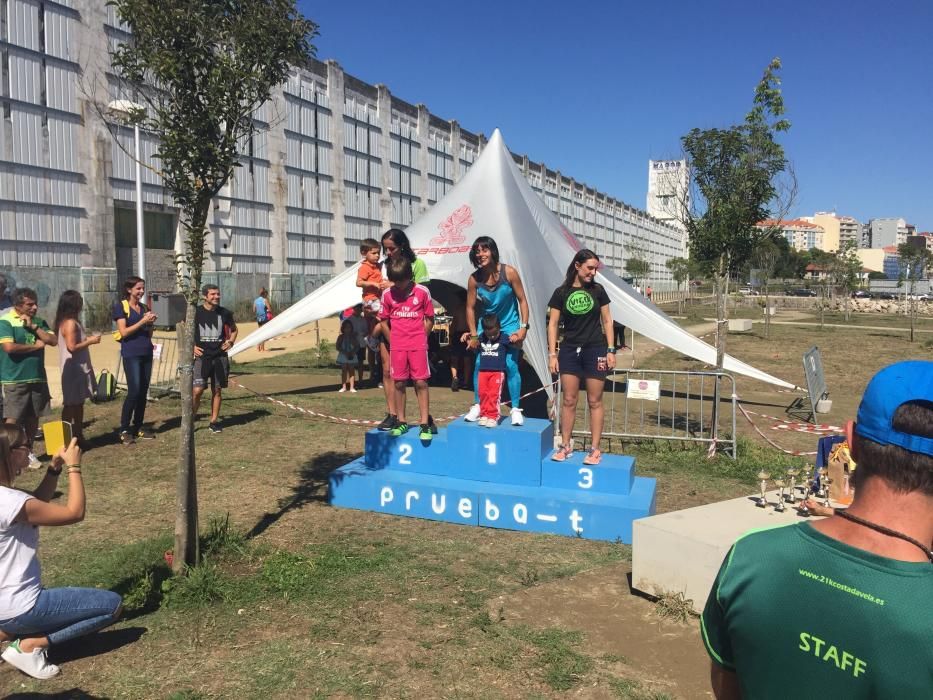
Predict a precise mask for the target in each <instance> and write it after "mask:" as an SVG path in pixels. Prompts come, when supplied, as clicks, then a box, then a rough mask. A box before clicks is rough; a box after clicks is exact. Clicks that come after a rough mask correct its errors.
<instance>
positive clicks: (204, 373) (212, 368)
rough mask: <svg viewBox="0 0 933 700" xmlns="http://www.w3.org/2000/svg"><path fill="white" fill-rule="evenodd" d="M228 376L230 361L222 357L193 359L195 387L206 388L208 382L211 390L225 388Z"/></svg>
mask: <svg viewBox="0 0 933 700" xmlns="http://www.w3.org/2000/svg"><path fill="white" fill-rule="evenodd" d="M229 376H230V359H229V358H228V357H227V356H226V355H223V356H221V357H204V356H203V355H202V356H201V357H196V358H194V381H193V384H194V386H196V387H199V386H207V382H208V380H210V382H211V389H216V388H217V387H220V388H221V389H226V388H227V377H229Z"/></svg>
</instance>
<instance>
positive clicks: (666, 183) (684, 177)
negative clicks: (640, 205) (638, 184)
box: [647, 160, 690, 226]
mask: <svg viewBox="0 0 933 700" xmlns="http://www.w3.org/2000/svg"><path fill="white" fill-rule="evenodd" d="M647 208H648V214H649V215H650V216H653V217H655V218H656V219H659V220H660V221H665V222H668V223H670V224H673V225H674V226H683V221H684V219H685V218H686V214H687V213H688V211H689V208H690V171H689V169H688V168H687V161H686V160H649V161H648V203H647Z"/></svg>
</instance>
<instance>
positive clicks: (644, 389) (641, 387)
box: [625, 379, 661, 401]
mask: <svg viewBox="0 0 933 700" xmlns="http://www.w3.org/2000/svg"><path fill="white" fill-rule="evenodd" d="M625 395H626V396H628V397H629V398H630V399H644V400H645V401H657V400H658V399H659V398H661V382H659V381H657V380H653V379H630V380H629V381H628V388H627V389H626V392H625Z"/></svg>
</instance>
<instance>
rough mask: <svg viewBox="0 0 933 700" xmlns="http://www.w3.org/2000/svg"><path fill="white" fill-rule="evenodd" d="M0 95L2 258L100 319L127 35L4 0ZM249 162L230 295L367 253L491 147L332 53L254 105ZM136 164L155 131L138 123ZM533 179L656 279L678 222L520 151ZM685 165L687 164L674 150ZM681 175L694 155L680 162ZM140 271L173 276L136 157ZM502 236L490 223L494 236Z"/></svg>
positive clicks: (229, 220)
mask: <svg viewBox="0 0 933 700" xmlns="http://www.w3.org/2000/svg"><path fill="white" fill-rule="evenodd" d="M2 6H5V8H6V15H7V16H6V18H5V20H6V21H5V22H4V23H3V24H2V36H0V41H2V42H4V46H5V50H4V51H3V52H2V54H0V55H2V60H3V62H4V65H3V67H2V68H3V72H4V74H5V75H9V78H8V79H7V80H5V81H3V87H2V95H0V106H2V120H0V272H3V273H5V274H7V275H8V277H10V278H11V283H13V284H18V285H27V286H32V287H36V288H37V290H38V291H39V292H40V305H42V306H48V305H52V304H54V303H55V300H56V299H57V295H58V293H60V292H61V291H63V290H64V289H68V288H73V289H78V290H79V291H81V292H82V293H83V294H84V295H85V298H86V303H87V306H88V308H89V312H90V313H100V314H103V315H104V316H106V314H107V313H108V312H109V304H110V303H111V301H112V299H113V297H114V294H115V292H116V289H117V286H118V280H120V279H122V278H123V277H125V276H127V275H129V274H131V273H132V272H134V271H135V266H136V262H135V246H136V230H135V206H136V195H135V164H134V162H133V159H132V158H131V157H130V156H129V155H128V154H129V153H132V152H133V132H132V129H131V128H129V127H125V126H120V125H117V124H108V123H107V122H105V121H104V118H103V117H102V116H101V114H100V111H99V106H101V105H106V104H107V103H108V102H109V101H110V100H113V99H122V98H129V99H132V95H127V94H124V93H123V92H122V91H121V89H120V86H119V84H118V82H117V81H116V80H115V78H114V77H113V76H112V74H111V73H110V66H109V59H108V56H109V51H110V49H111V48H112V47H113V46H115V45H116V44H118V43H119V42H122V41H125V40H126V39H127V38H129V34H128V32H127V27H126V26H121V24H120V23H119V22H118V21H117V18H116V16H115V13H114V11H113V8H112V7H109V6H107V5H106V4H105V2H103V0H96V1H92V0H4V2H3V3H2ZM254 119H255V120H256V122H257V124H258V125H259V127H260V130H259V131H258V132H257V133H256V134H255V136H254V137H253V139H252V140H251V142H250V143H247V144H243V148H242V152H243V156H242V158H241V165H242V167H240V168H237V169H236V171H235V173H234V176H233V177H232V178H231V180H230V182H229V184H228V185H227V187H226V188H225V189H224V191H223V192H222V193H221V196H219V197H218V198H217V200H216V201H215V208H214V215H213V218H212V220H211V221H210V222H209V223H210V228H211V232H212V235H211V237H210V240H209V241H208V252H209V257H208V262H207V264H206V273H205V281H213V282H216V283H218V284H219V285H220V286H221V290H222V293H223V297H224V300H225V304H226V305H229V306H231V307H232V306H234V303H235V302H236V301H239V302H245V301H247V300H251V299H253V298H254V297H255V296H256V292H257V291H258V289H259V287H260V286H265V287H268V288H269V289H270V290H271V291H272V294H273V300H274V301H275V302H276V303H277V304H287V303H291V302H293V301H295V300H297V299H299V298H301V297H302V296H304V295H305V294H306V293H307V292H308V291H310V290H311V289H312V288H314V287H315V286H317V285H319V284H320V283H321V282H322V281H324V280H326V279H327V278H329V277H330V276H332V275H333V274H335V273H337V272H339V271H341V270H343V269H344V268H345V267H346V266H347V265H351V264H353V263H355V262H356V261H357V260H358V259H359V250H358V244H359V241H360V240H362V239H364V238H367V237H372V238H379V237H380V235H381V234H382V232H384V231H385V230H386V229H387V228H389V227H391V226H397V227H400V228H404V227H405V226H407V225H408V224H410V223H411V222H412V221H413V220H414V219H416V218H417V217H418V215H419V214H420V213H421V212H422V211H424V210H425V209H427V208H428V207H430V206H431V205H433V204H434V203H435V202H437V201H438V200H439V199H441V198H442V197H443V196H444V195H445V194H446V192H447V191H448V190H450V188H451V187H453V185H454V184H455V183H456V182H457V181H458V180H459V179H460V178H461V177H462V176H463V174H464V173H466V172H467V170H468V169H469V168H470V166H471V165H472V163H473V162H474V161H475V160H476V158H477V157H478V155H479V153H480V152H481V151H482V149H483V147H484V145H485V138H484V136H483V135H482V134H475V133H471V132H469V131H467V130H465V129H463V128H461V126H460V125H459V124H458V123H457V122H456V121H454V120H447V119H442V118H440V117H438V116H436V115H433V114H431V113H430V112H429V110H428V109H427V107H425V106H424V105H415V104H412V103H409V102H406V101H405V100H402V99H399V98H398V97H396V96H394V95H392V94H391V92H390V90H389V88H388V87H386V86H384V85H369V84H367V83H364V82H362V81H360V80H357V79H356V78H354V77H353V76H350V75H347V74H346V73H344V71H343V70H342V69H341V68H340V66H339V65H338V64H337V63H336V62H334V61H328V62H326V63H323V62H319V61H312V62H311V63H310V64H309V65H308V66H307V67H306V68H302V69H297V68H296V69H295V70H293V71H292V74H291V75H290V77H289V79H288V81H287V82H286V83H285V84H284V85H282V86H280V87H279V88H277V89H276V90H275V91H274V93H273V96H272V99H271V100H270V101H269V102H268V103H267V104H265V105H263V107H262V108H261V109H259V110H258V111H257V112H256V114H255V115H254ZM141 146H142V157H141V160H142V161H143V163H144V165H153V166H157V163H155V162H154V154H155V152H156V151H157V147H158V143H157V141H156V140H155V139H154V138H152V137H150V136H148V135H146V134H143V136H142V144H141ZM514 158H515V162H516V164H517V165H518V167H519V168H520V169H521V170H522V172H523V173H524V175H525V177H526V178H527V179H528V181H529V182H530V184H531V186H532V187H533V188H534V190H535V191H536V192H537V193H538V194H539V195H540V196H541V197H542V199H543V200H544V201H545V202H546V204H547V206H548V207H549V208H550V209H551V210H553V211H554V212H555V213H556V214H557V215H558V216H559V217H560V219H561V221H562V222H563V223H564V225H565V226H566V227H567V228H568V229H569V230H570V231H572V232H573V233H575V234H576V235H577V237H578V238H579V239H580V240H581V241H582V242H583V244H584V245H585V246H587V247H590V248H592V249H594V250H595V251H596V252H597V253H598V254H599V255H600V256H601V257H602V259H603V261H604V262H605V263H606V264H607V265H608V266H610V267H611V268H613V269H614V270H616V271H617V272H620V273H621V272H623V271H624V265H625V261H626V259H627V258H628V257H629V256H630V255H631V253H630V251H637V253H638V256H639V257H641V258H643V259H646V260H648V262H649V264H650V267H651V273H650V275H649V278H648V280H650V283H651V284H652V285H653V286H654V288H655V289H658V290H661V289H666V288H668V287H670V288H673V287H674V285H673V282H672V281H671V278H670V273H669V271H668V270H667V267H666V262H667V260H668V259H670V258H672V257H686V250H687V246H686V235H685V233H684V232H683V230H682V229H681V228H680V227H679V226H677V225H674V224H673V223H672V222H671V221H670V220H669V219H666V220H665V219H662V218H659V217H657V216H652V215H651V214H649V213H648V212H646V211H642V210H639V209H637V208H635V207H633V206H631V205H628V204H626V203H624V202H622V201H620V200H618V199H615V198H613V197H611V196H609V195H607V194H605V193H602V192H598V191H596V190H595V189H594V188H592V187H589V186H587V185H586V184H585V183H583V182H580V181H578V180H576V179H574V178H573V177H571V176H569V175H567V174H564V173H561V172H559V171H557V170H554V169H551V168H549V167H547V165H545V164H544V163H539V162H535V161H532V160H530V159H529V158H528V157H527V156H517V155H516V156H514ZM674 162H678V161H674ZM683 170H684V172H686V168H685V167H684V168H683ZM142 173H143V205H144V208H145V217H144V218H145V222H144V229H145V235H146V245H147V282H148V286H149V288H150V290H165V291H169V290H171V289H173V288H174V284H175V278H174V264H173V256H174V255H175V253H176V251H177V250H179V248H180V233H179V225H178V217H177V213H176V211H175V209H174V207H173V206H172V201H171V196H170V194H169V193H168V191H167V190H166V189H165V188H164V187H163V185H162V181H161V178H160V177H159V175H158V173H157V169H150V168H147V167H144V168H143V171H142ZM491 233H492V234H493V235H494V232H491Z"/></svg>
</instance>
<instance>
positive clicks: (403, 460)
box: [398, 443, 411, 465]
mask: <svg viewBox="0 0 933 700" xmlns="http://www.w3.org/2000/svg"><path fill="white" fill-rule="evenodd" d="M398 451H399V452H400V453H401V454H400V455H399V458H398V463H399V464H408V465H410V464H411V445H406V444H404V443H403V444H401V445H399V446H398Z"/></svg>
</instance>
